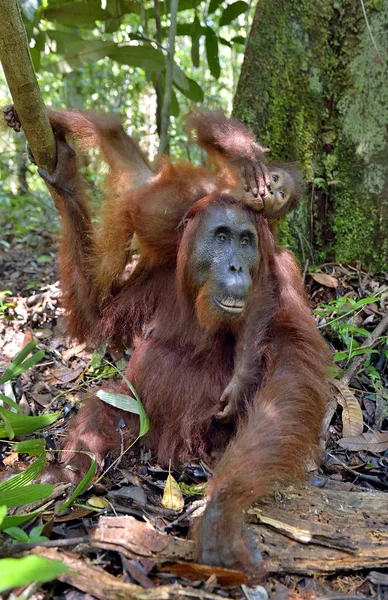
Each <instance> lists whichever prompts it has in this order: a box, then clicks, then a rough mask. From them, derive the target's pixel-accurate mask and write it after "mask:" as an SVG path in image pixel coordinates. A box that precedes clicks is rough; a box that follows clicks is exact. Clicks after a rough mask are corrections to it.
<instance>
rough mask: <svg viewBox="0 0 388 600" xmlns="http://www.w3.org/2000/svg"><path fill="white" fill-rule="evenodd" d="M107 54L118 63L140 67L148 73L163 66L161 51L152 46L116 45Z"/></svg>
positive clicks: (155, 71)
mask: <svg viewBox="0 0 388 600" xmlns="http://www.w3.org/2000/svg"><path fill="white" fill-rule="evenodd" d="M109 56H110V58H111V59H112V60H115V61H116V62H118V63H120V64H123V65H130V66H131V67H140V68H141V69H143V70H144V71H148V72H150V73H157V72H158V71H162V70H163V69H164V66H165V61H164V55H163V52H161V51H160V50H156V49H155V48H152V46H123V47H121V48H119V47H117V46H116V47H115V48H113V49H112V50H111V51H110V52H109Z"/></svg>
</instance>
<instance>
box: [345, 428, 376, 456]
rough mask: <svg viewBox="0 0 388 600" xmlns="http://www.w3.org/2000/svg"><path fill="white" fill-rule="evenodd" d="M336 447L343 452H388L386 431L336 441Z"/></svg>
mask: <svg viewBox="0 0 388 600" xmlns="http://www.w3.org/2000/svg"><path fill="white" fill-rule="evenodd" d="M337 443H338V445H339V446H341V448H345V450H353V451H354V452H358V451H359V450H369V452H377V453H378V452H385V451H386V450H388V431H369V432H367V433H363V434H361V435H352V436H350V437H346V438H341V439H340V440H338V442H337Z"/></svg>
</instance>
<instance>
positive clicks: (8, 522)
mask: <svg viewBox="0 0 388 600" xmlns="http://www.w3.org/2000/svg"><path fill="white" fill-rule="evenodd" d="M43 510H44V506H42V507H40V508H39V510H34V511H33V512H30V513H27V514H24V515H13V516H10V517H5V519H4V521H3V522H2V523H0V530H2V531H4V530H5V529H8V528H9V527H18V526H19V525H22V524H23V523H25V522H26V521H31V520H32V519H34V518H35V517H37V516H38V515H40V513H41V512H42V511H43Z"/></svg>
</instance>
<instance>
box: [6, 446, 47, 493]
mask: <svg viewBox="0 0 388 600" xmlns="http://www.w3.org/2000/svg"><path fill="white" fill-rule="evenodd" d="M45 460H46V455H45V454H44V453H43V454H42V456H39V458H37V459H36V460H35V461H34V462H33V463H32V464H31V465H29V467H27V469H26V470H25V471H23V472H22V473H18V474H17V475H14V476H13V477H10V478H9V479H7V480H6V481H2V482H1V483H0V498H1V499H2V498H3V494H4V493H5V492H8V491H9V490H16V489H18V488H22V487H24V486H25V485H27V484H28V483H30V481H32V480H33V479H35V478H36V477H38V475H40V474H41V472H42V471H43V469H44V463H45Z"/></svg>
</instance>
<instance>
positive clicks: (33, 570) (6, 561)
mask: <svg viewBox="0 0 388 600" xmlns="http://www.w3.org/2000/svg"><path fill="white" fill-rule="evenodd" d="M68 570H69V568H68V567H67V566H66V565H64V564H63V563H62V562H61V561H59V560H47V559H46V558H43V557H41V556H34V555H31V556H24V557H23V558H3V559H0V592H4V591H5V590H9V589H11V588H13V587H19V586H22V585H23V586H24V585H28V584H30V583H33V582H34V581H37V582H39V583H47V582H48V581H51V580H52V579H55V578H56V577H58V575H61V574H62V573H66V572H67V571H68Z"/></svg>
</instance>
